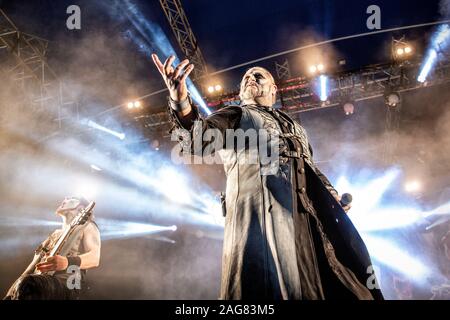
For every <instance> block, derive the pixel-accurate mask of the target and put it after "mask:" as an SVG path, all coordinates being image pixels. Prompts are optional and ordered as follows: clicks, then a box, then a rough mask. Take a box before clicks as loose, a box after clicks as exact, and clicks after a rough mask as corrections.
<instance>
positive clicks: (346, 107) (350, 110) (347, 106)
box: [343, 102, 355, 116]
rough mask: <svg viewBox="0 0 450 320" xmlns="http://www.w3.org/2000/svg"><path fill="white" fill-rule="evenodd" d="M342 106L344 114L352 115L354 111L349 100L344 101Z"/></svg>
mask: <svg viewBox="0 0 450 320" xmlns="http://www.w3.org/2000/svg"><path fill="white" fill-rule="evenodd" d="M343 108H344V112H345V115H346V116H349V115H352V114H353V113H354V112H355V106H354V104H353V103H351V102H347V103H345V104H344V107H343Z"/></svg>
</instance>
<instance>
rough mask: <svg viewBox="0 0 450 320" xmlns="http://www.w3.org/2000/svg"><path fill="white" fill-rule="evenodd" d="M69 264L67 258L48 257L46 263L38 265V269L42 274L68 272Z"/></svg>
mask: <svg viewBox="0 0 450 320" xmlns="http://www.w3.org/2000/svg"><path fill="white" fill-rule="evenodd" d="M68 265H69V262H68V260H67V258H66V257H63V256H53V257H48V258H47V259H46V260H45V261H44V262H40V263H38V264H37V265H36V268H37V269H38V270H39V271H41V272H50V271H62V270H66V269H67V267H68Z"/></svg>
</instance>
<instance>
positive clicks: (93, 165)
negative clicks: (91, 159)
mask: <svg viewBox="0 0 450 320" xmlns="http://www.w3.org/2000/svg"><path fill="white" fill-rule="evenodd" d="M91 169H92V170H95V171H102V169H100V168H99V167H97V166H96V165H95V164H91Z"/></svg>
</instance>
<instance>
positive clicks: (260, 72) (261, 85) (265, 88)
mask: <svg viewBox="0 0 450 320" xmlns="http://www.w3.org/2000/svg"><path fill="white" fill-rule="evenodd" d="M276 94H277V86H276V85H275V80H274V79H273V77H272V75H271V74H270V72H269V71H267V70H266V69H264V68H261V67H253V68H251V69H249V70H247V72H246V73H245V74H244V77H243V78H242V81H241V88H240V93H239V97H240V98H241V103H242V104H243V105H248V104H258V105H262V106H268V107H270V106H272V105H273V104H274V103H275V101H276Z"/></svg>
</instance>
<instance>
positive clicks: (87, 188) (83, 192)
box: [74, 179, 99, 199]
mask: <svg viewBox="0 0 450 320" xmlns="http://www.w3.org/2000/svg"><path fill="white" fill-rule="evenodd" d="M98 190H99V188H98V185H97V183H96V182H95V181H94V180H92V179H80V180H78V181H76V183H75V190H74V195H75V196H81V197H83V198H85V199H95V198H96V197H97V194H98Z"/></svg>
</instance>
